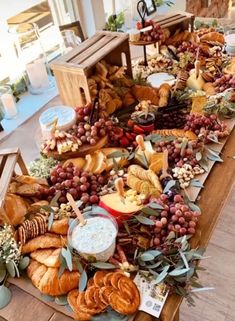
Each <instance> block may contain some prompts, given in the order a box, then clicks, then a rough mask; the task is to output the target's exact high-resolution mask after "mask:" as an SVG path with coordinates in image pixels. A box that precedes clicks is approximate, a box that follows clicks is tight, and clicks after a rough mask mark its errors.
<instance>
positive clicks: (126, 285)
mask: <svg viewBox="0 0 235 321" xmlns="http://www.w3.org/2000/svg"><path fill="white" fill-rule="evenodd" d="M94 279H95V280H96V282H95V284H94V285H93V283H91V285H89V286H88V287H87V289H86V291H85V292H80V293H79V291H78V290H72V291H71V292H69V294H68V296H67V298H68V303H69V305H70V306H71V308H72V309H73V311H74V313H75V316H76V317H78V318H80V319H81V320H91V319H92V317H93V316H94V315H96V314H99V313H101V312H103V311H104V310H105V309H106V308H107V307H108V306H109V305H110V306H111V308H112V309H113V310H115V311H117V312H119V313H121V314H126V315H128V314H133V313H135V312H136V311H137V309H138V307H139V305H140V294H139V291H138V289H137V287H136V285H135V283H134V282H133V281H132V280H131V279H130V278H128V277H127V276H125V274H124V273H122V272H118V271H117V272H110V273H107V272H103V271H98V272H96V273H95V275H94Z"/></svg>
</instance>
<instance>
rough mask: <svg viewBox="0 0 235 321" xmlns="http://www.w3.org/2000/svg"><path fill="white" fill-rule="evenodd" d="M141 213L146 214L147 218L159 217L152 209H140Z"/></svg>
mask: <svg viewBox="0 0 235 321" xmlns="http://www.w3.org/2000/svg"><path fill="white" fill-rule="evenodd" d="M141 212H143V213H144V214H147V215H149V216H159V215H160V214H159V213H158V212H156V211H155V210H153V209H152V208H149V207H143V208H142V209H141Z"/></svg>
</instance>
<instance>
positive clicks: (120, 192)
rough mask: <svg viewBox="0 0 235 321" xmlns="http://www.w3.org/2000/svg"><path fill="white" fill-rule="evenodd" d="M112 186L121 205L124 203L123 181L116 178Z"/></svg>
mask: <svg viewBox="0 0 235 321" xmlns="http://www.w3.org/2000/svg"><path fill="white" fill-rule="evenodd" d="M114 185H115V187H116V190H117V192H118V195H119V196H120V199H121V201H122V202H123V203H125V190H124V182H123V179H122V178H121V177H120V178H117V179H116V180H115V182H114Z"/></svg>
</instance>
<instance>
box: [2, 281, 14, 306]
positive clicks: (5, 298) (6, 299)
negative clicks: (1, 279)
mask: <svg viewBox="0 0 235 321" xmlns="http://www.w3.org/2000/svg"><path fill="white" fill-rule="evenodd" d="M11 296H12V295H11V291H10V290H9V289H8V288H7V287H6V286H5V285H1V286H0V309H3V308H4V307H5V306H7V305H8V304H9V303H10V301H11Z"/></svg>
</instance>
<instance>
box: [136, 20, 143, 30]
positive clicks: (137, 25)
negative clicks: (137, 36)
mask: <svg viewBox="0 0 235 321" xmlns="http://www.w3.org/2000/svg"><path fill="white" fill-rule="evenodd" d="M136 29H138V30H140V29H142V23H141V22H140V21H138V22H137V23H136Z"/></svg>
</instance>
